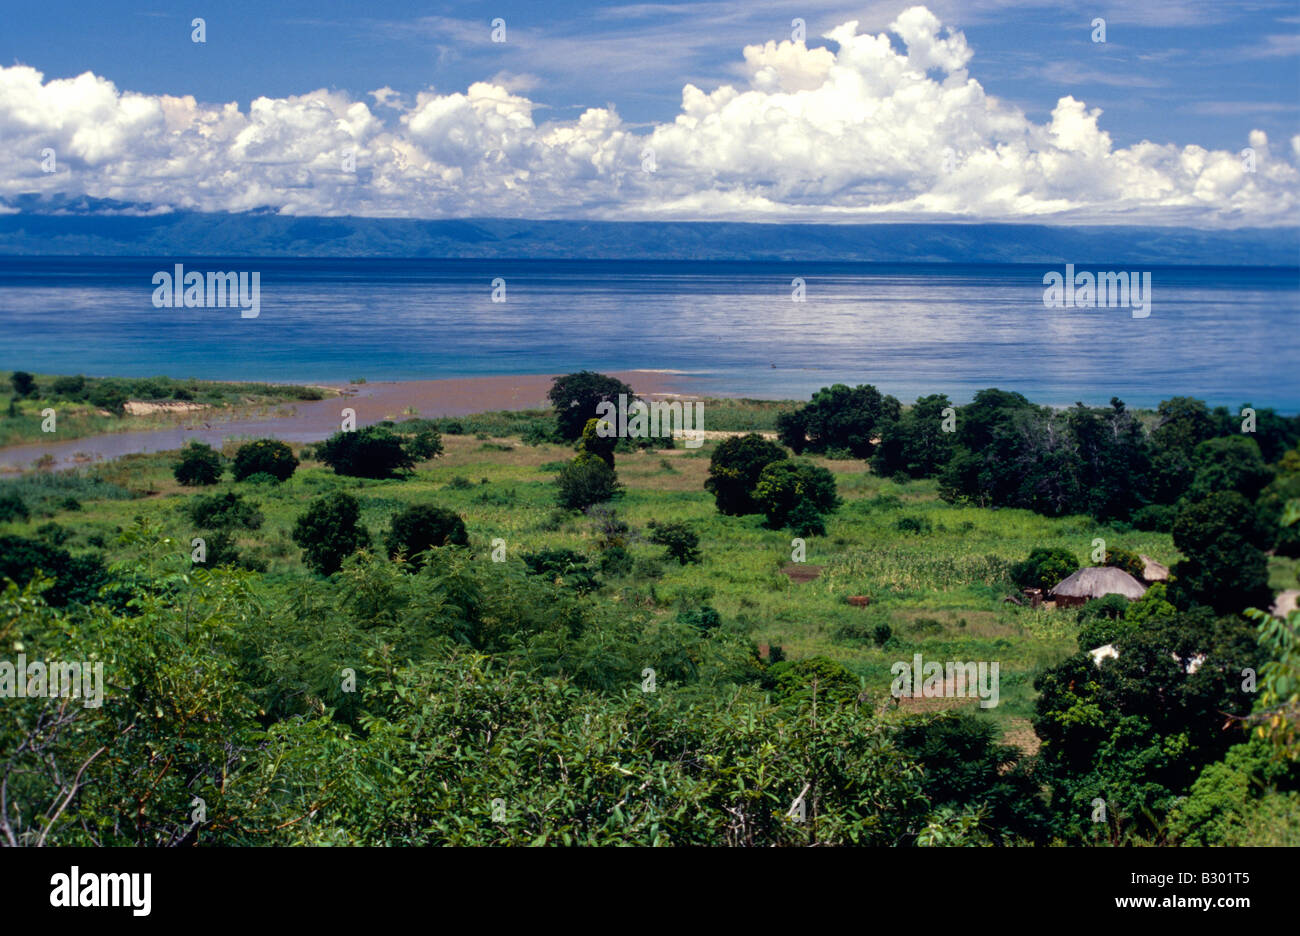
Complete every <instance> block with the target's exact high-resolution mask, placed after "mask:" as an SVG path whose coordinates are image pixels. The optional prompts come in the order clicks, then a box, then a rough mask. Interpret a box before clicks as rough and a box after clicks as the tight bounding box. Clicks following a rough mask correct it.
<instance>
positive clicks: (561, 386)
mask: <svg viewBox="0 0 1300 936" xmlns="http://www.w3.org/2000/svg"><path fill="white" fill-rule="evenodd" d="M619 394H623V395H625V396H626V397H627V401H628V403H629V404H630V403H631V402H632V400H634V399H635V398H636V396H635V394H634V393H633V392H632V388H631V387H629V386H628V385H627V384H625V383H623V381H621V380H618V379H617V378H615V377H607V376H605V375H604V374H598V373H596V372H595V371H579V372H578V373H576V374H566V375H564V376H563V377H556V378H555V381H554V383H552V385H551V389H550V391H549V392H548V393H547V394H546V396H547V398H548V399H549V400H550V401H551V405H552V406H554V407H555V428H556V432H557V433H558V434H559V436H560V438H562V439H564V440H565V441H566V442H576V441H577V440H578V439H579V438H581V437H582V429H583V427H584V426H586V425H587V420H588V419H593V418H595V417H596V416H598V415H599V414H598V413H597V412H596V407H597V405H599V404H600V403H606V402H609V403H615V404H617V403H618V397H619Z"/></svg>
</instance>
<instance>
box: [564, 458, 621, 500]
mask: <svg viewBox="0 0 1300 936" xmlns="http://www.w3.org/2000/svg"><path fill="white" fill-rule="evenodd" d="M555 486H556V501H557V503H558V504H559V505H560V506H561V507H564V508H566V509H569V510H585V509H586V508H588V507H591V506H592V505H594V504H600V503H603V502H605V501H608V500H612V499H613V498H615V497H618V496H619V495H620V494H622V493H623V486H622V485H621V484H619V481H618V475H616V474H614V469H612V468H610V467H609V465H607V464H605V463H604V462H603V461H601V460H600V459H599V458H592V457H590V456H586V457H582V456H579V457H578V458H575V459H574V460H573V461H571V462H569V463H568V464H567V465H565V466H564V467H563V468H561V469H560V473H559V474H558V475H557V476H556V478H555Z"/></svg>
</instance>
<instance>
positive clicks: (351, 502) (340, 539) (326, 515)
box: [293, 491, 370, 575]
mask: <svg viewBox="0 0 1300 936" xmlns="http://www.w3.org/2000/svg"><path fill="white" fill-rule="evenodd" d="M360 519H361V505H360V504H358V503H357V499H356V498H355V497H353V496H352V495H351V494H346V493H344V492H342V491H339V492H336V493H334V494H325V495H323V496H321V497H318V498H316V499H315V500H314V501H312V502H311V504H310V506H308V508H307V512H306V513H304V514H303V515H302V516H301V517H299V518H298V522H297V523H295V524H294V528H293V541H294V542H295V543H297V544H298V546H300V547H301V548H302V560H303V562H304V563H306V565H307V566H308V567H309V568H310V569H312V570H313V571H314V572H317V573H319V574H320V575H332V574H333V573H335V572H337V571H338V570H339V569H340V568H342V566H343V560H344V559H346V558H347V557H348V556H350V555H352V554H353V553H354V552H357V551H358V550H360V549H365V548H366V547H367V546H369V545H370V533H369V531H367V530H366V528H365V527H363V526H361V524H360Z"/></svg>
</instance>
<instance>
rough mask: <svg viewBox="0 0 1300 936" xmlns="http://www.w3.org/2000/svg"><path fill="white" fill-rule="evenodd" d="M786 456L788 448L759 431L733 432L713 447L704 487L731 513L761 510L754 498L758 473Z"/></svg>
mask: <svg viewBox="0 0 1300 936" xmlns="http://www.w3.org/2000/svg"><path fill="white" fill-rule="evenodd" d="M785 457H786V455H785V449H783V448H781V446H779V445H777V444H776V443H775V442H769V441H768V440H767V439H764V438H763V437H762V436H760V435H759V434H758V433H756V432H751V433H749V434H748V435H743V436H730V437H729V438H726V439H723V440H722V441H721V442H719V443H718V447H717V448H715V449H714V450H713V457H712V458H710V459H709V477H708V479H707V480H706V481H705V482H704V489H705V490H706V491H708V492H709V493H710V494H712V495H713V499H714V502H715V503H716V504H717V507H718V512H719V513H724V514H730V515H732V516H740V515H742V514H754V513H762V512H763V508H762V507H761V506H759V504H758V502H757V501H755V500H754V488H755V487H756V486H757V485H758V476H759V475H760V474H762V473H763V469H764V468H766V467H767V466H768V465H770V464H772V462H777V461H781V460H782V459H783V458H785Z"/></svg>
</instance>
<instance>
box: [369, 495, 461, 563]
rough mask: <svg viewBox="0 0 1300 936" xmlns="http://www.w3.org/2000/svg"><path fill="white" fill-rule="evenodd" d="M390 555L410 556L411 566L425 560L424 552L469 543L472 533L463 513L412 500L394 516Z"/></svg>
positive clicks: (390, 531)
mask: <svg viewBox="0 0 1300 936" xmlns="http://www.w3.org/2000/svg"><path fill="white" fill-rule="evenodd" d="M386 542H387V546H388V558H390V559H396V558H397V557H398V555H402V556H405V557H406V561H407V563H408V565H409V567H410V568H411V569H418V568H420V566H421V565H422V564H423V562H424V560H423V559H422V558H421V557H420V553H422V552H424V551H426V550H429V549H435V548H438V547H441V546H468V545H469V534H468V533H466V532H465V521H464V520H462V519H461V518H460V515H459V514H457V513H455V512H453V511H450V510H444V509H443V508H441V507H435V506H434V505H432V504H412V505H411V506H410V507H407V508H406V509H405V510H403V511H401V512H400V513H398V514H396V515H395V516H394V517H393V522H392V526H391V528H390V529H389V531H388V537H387V541H386Z"/></svg>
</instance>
